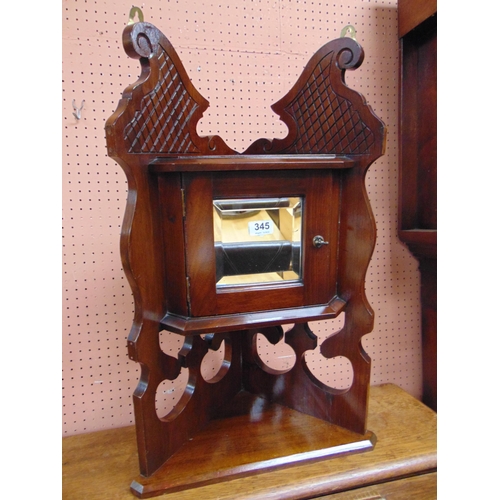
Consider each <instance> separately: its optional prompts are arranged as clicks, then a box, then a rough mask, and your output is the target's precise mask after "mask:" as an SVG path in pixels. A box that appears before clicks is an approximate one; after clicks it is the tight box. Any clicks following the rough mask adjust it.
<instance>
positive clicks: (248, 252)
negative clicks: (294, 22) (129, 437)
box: [106, 22, 385, 497]
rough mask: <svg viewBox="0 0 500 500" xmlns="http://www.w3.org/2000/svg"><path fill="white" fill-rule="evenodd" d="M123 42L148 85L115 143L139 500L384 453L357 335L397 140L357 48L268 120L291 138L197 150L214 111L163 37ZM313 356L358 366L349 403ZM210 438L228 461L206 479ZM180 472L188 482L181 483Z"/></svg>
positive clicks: (335, 48) (328, 56)
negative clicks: (368, 90)
mask: <svg viewBox="0 0 500 500" xmlns="http://www.w3.org/2000/svg"><path fill="white" fill-rule="evenodd" d="M123 43H124V47H125V51H126V52H127V54H128V55H129V56H130V57H133V58H136V59H138V60H139V61H140V64H141V67H142V73H141V76H140V78H139V80H138V81H137V82H135V83H133V84H131V85H130V86H129V87H127V88H126V89H125V91H124V92H123V96H122V98H121V100H120V101H119V103H118V106H117V109H116V111H115V112H114V113H113V115H112V116H111V117H110V118H109V119H108V121H107V123H106V139H107V146H108V153H109V156H110V157H112V158H113V159H115V160H116V161H117V162H118V163H119V164H120V165H121V167H122V168H123V170H124V171H125V173H126V176H127V181H128V186H129V191H128V199H127V206H126V212H125V217H124V221H123V229H122V236H121V254H122V262H123V267H124V270H125V273H126V274H127V277H128V280H129V283H130V285H131V288H132V291H133V294H134V300H135V316H134V321H133V325H132V328H131V332H130V335H129V338H128V350H129V356H130V358H131V359H133V360H135V361H137V362H138V363H140V366H141V376H140V381H139V384H138V386H137V388H136V390H135V392H134V396H133V399H134V412H135V423H136V434H137V445H138V455H139V466H140V474H139V476H138V477H137V478H136V479H135V480H134V481H133V482H132V486H131V489H132V491H133V492H134V493H135V494H136V495H137V496H140V497H148V496H154V495H158V494H161V493H163V492H167V491H176V490H182V489H189V488H193V487H196V486H199V485H202V484H210V483H213V482H220V481H227V480H230V479H234V478H236V477H241V476H242V475H243V476H244V475H249V474H257V473H260V472H265V471H269V470H272V469H276V468H280V467H293V466H294V465H295V464H297V463H304V462H307V461H311V460H320V459H324V458H328V457H332V456H336V455H343V454H346V453H354V452H362V451H369V450H371V449H373V447H374V446H375V441H376V439H375V436H374V435H373V433H372V432H370V431H369V430H367V429H366V416H367V401H368V392H369V382H370V359H369V357H368V355H367V354H366V353H365V352H364V350H363V348H362V346H361V338H362V337H363V336H364V335H365V334H367V333H369V332H370V331H371V330H372V328H373V311H372V309H371V307H370V306H369V304H368V301H367V299H366V296H365V292H364V280H365V275H366V270H367V268H368V264H369V261H370V258H371V255H372V252H373V248H374V245H375V236H376V229H375V223H374V219H373V215H372V212H371V208H370V205H369V201H368V197H367V194H366V189H365V175H366V172H367V170H368V168H369V166H370V165H371V164H372V163H373V162H374V161H375V160H376V159H377V158H379V157H380V156H381V155H382V154H383V150H384V144H385V128H384V125H383V123H382V122H381V121H380V120H379V118H377V117H376V116H375V114H374V113H373V111H372V110H371V108H370V107H369V106H368V104H367V103H366V102H365V99H364V98H363V96H361V95H360V94H359V93H357V92H355V91H354V90H352V89H350V88H349V87H348V86H347V85H346V84H345V80H344V74H345V71H346V70H353V69H356V68H357V67H359V65H360V64H361V63H362V61H363V57H364V54H363V49H362V48H361V46H360V45H359V44H358V43H357V41H356V40H355V39H354V38H352V37H349V36H343V37H340V38H338V39H335V40H333V41H331V42H329V43H327V44H326V45H325V46H324V47H322V48H321V49H320V50H319V51H318V52H317V53H316V54H315V55H314V56H313V57H312V58H311V60H310V61H309V63H308V64H307V65H306V67H305V68H304V70H303V72H302V75H301V76H300V77H299V79H298V81H297V83H296V84H295V85H294V86H293V87H292V89H291V90H290V91H289V92H288V93H287V94H286V95H285V96H284V97H283V98H282V99H281V100H279V101H278V102H277V103H276V104H274V105H273V106H272V109H273V110H274V111H275V112H276V113H277V114H278V115H279V117H280V118H281V120H282V121H283V122H284V123H285V124H286V125H287V127H288V134H287V135H286V137H284V138H282V139H273V140H268V139H258V140H256V141H255V142H254V143H252V145H251V146H250V147H249V148H248V149H247V150H246V151H245V152H243V153H238V152H236V151H234V150H233V149H231V148H230V147H229V146H228V145H227V144H226V143H225V142H224V141H223V139H222V138H220V137H219V136H210V137H202V136H199V135H198V133H197V130H196V126H197V123H198V121H199V119H200V118H201V117H202V114H203V112H204V111H205V110H206V109H207V107H208V102H207V101H206V100H205V99H204V98H203V97H202V96H201V95H200V94H199V92H198V91H197V90H196V89H195V87H194V86H193V84H192V82H191V81H190V79H189V77H188V75H187V73H186V71H185V69H184V67H183V65H182V63H181V61H180V59H179V56H178V55H177V53H176V52H175V50H174V48H173V47H172V45H171V44H170V42H169V41H168V40H167V38H166V37H165V36H164V35H163V34H162V33H161V32H160V31H159V30H158V29H157V28H156V27H155V26H153V25H152V24H149V23H144V22H138V23H133V24H129V25H128V26H127V27H126V28H125V30H124V34H123ZM341 312H343V313H344V315H345V321H344V326H343V327H342V329H341V330H340V331H339V332H335V333H333V332H332V334H331V335H330V336H329V337H328V338H327V339H326V340H324V341H323V342H322V343H321V345H318V339H317V337H316V335H314V333H313V332H312V331H311V329H310V328H309V326H308V322H310V321H314V320H319V319H328V318H335V317H336V316H338V315H339V314H340V313H341ZM283 325H287V327H286V329H285V328H283ZM164 330H167V331H169V332H171V333H172V334H174V335H178V336H181V337H180V338H182V348H181V349H180V350H179V352H178V353H177V354H172V353H171V352H165V351H164V350H163V349H162V346H161V344H160V341H159V336H160V333H161V332H162V331H164ZM259 334H261V335H263V336H264V337H265V338H266V339H267V341H268V342H270V343H272V344H276V343H277V342H279V341H281V340H283V339H284V342H285V343H286V344H288V345H289V346H290V347H291V348H292V349H293V352H294V354H295V363H294V364H293V366H292V367H289V368H287V369H277V368H273V367H271V366H269V365H268V363H266V361H265V360H264V359H263V358H262V356H261V354H260V353H259V349H258V347H257V337H258V335H259ZM220 349H222V352H223V360H222V362H221V363H220V367H219V368H218V370H217V372H216V374H215V375H214V376H213V377H211V378H207V377H204V376H203V375H202V373H201V364H202V362H203V359H204V358H205V356H206V355H207V353H208V352H209V351H210V350H212V351H213V350H220ZM316 349H317V350H319V352H320V353H321V355H322V356H323V357H324V358H336V357H344V358H345V359H347V360H348V362H349V363H350V364H351V366H352V371H353V377H352V383H351V385H350V387H349V388H347V389H346V388H342V389H338V388H335V387H330V386H328V385H327V384H325V383H324V382H322V381H320V380H318V378H317V377H316V376H315V375H314V373H313V372H312V371H311V370H310V368H309V367H308V365H307V363H306V361H305V354H306V353H307V352H308V351H310V350H316ZM183 369H184V370H185V369H187V370H188V373H189V375H188V382H187V384H186V387H185V389H184V393H183V395H182V397H181V398H180V400H179V402H178V403H177V404H176V405H175V407H174V408H173V409H172V410H171V411H169V412H167V414H166V415H162V414H159V413H158V409H157V407H156V404H155V398H156V394H157V391H158V388H159V387H160V384H161V383H162V381H164V380H176V379H177V378H178V377H179V375H180V373H181V370H183ZM211 439H212V440H213V439H216V440H218V442H220V441H221V440H224V441H223V442H224V443H226V449H227V453H225V454H218V456H216V457H212V456H211V457H210V460H209V461H208V462H207V464H206V466H202V465H201V463H200V457H202V456H204V457H206V456H207V454H208V455H210V453H209V452H210V450H211ZM179 470H184V472H186V471H189V474H184V475H183V478H184V479H182V480H180V479H179V477H180V476H179V474H178V473H177V472H178V471H179ZM176 471H177V472H176Z"/></svg>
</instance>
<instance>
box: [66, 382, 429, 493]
mask: <svg viewBox="0 0 500 500" xmlns="http://www.w3.org/2000/svg"><path fill="white" fill-rule="evenodd" d="M436 421H437V419H436V414H435V413H434V412H433V411H432V410H430V409H429V408H428V407H427V406H425V405H424V404H423V403H421V402H420V401H418V400H417V399H415V398H413V397H412V396H410V395H409V394H407V393H405V392H404V391H403V390H401V389H399V388H398V387H396V386H394V385H391V384H388V385H383V386H377V387H372V388H371V391H370V400H369V412H368V426H369V428H370V429H373V431H374V432H375V433H376V435H377V436H378V443H377V446H376V447H375V449H374V450H373V451H371V452H370V453H361V454H355V455H346V456H341V457H336V458H333V459H326V460H322V461H319V462H309V463H302V464H297V466H296V467H295V468H294V469H293V470H290V469H278V470H274V471H271V472H268V473H266V474H261V475H258V476H253V475H250V476H246V477H240V478H237V479H234V480H233V481H229V482H222V483H215V484H210V485H206V486H200V487H198V488H196V489H195V490H185V491H178V492H174V493H169V494H164V495H162V497H161V498H165V499H175V500H192V499H193V498H200V499H203V500H211V499H219V500H234V499H236V498H237V499H239V500H244V499H252V500H258V499H261V500H273V499H274V500H278V499H279V500H286V499H300V498H316V497H321V498H335V499H339V500H341V499H353V498H357V499H374V498H405V499H406V498H412V499H413V498H415V499H418V500H434V499H435V498H437V492H436V479H437V477H436V476H437V473H436V468H437V452H436V434H437V430H436V427H437V425H436V423H437V422H436ZM408 422H411V425H410V426H409V425H408ZM217 446H218V444H217V442H214V447H215V448H214V453H213V454H212V457H213V456H214V455H215V453H216V452H218V451H219V449H218V448H217ZM62 449H63V468H62V487H63V495H62V497H63V499H65V500H66V499H67V500H80V499H81V500H102V499H108V498H109V499H111V498H112V499H115V500H121V499H129V498H133V495H132V494H131V493H130V490H129V488H128V485H129V480H130V477H133V476H134V474H135V473H136V468H137V448H136V441H135V428H134V427H133V426H131V427H125V428H121V429H110V430H106V431H100V432H93V433H89V434H80V435H76V436H70V437H67V438H64V439H63V443H62ZM212 457H211V456H210V455H208V456H207V455H203V456H200V457H198V462H199V463H200V464H202V465H203V463H204V461H207V460H208V461H210V460H211V458H212Z"/></svg>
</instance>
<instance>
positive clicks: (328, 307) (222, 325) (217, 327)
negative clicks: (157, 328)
mask: <svg viewBox="0 0 500 500" xmlns="http://www.w3.org/2000/svg"><path fill="white" fill-rule="evenodd" d="M345 305H346V303H345V301H344V300H342V299H339V298H338V297H335V298H334V299H333V300H332V301H331V302H330V303H329V304H324V305H321V306H311V307H294V308H291V309H276V310H274V311H263V312H254V313H247V314H245V315H242V314H234V315H232V314H228V315H221V316H217V317H215V316H210V317H206V318H185V317H182V316H176V315H174V314H167V315H166V316H165V317H164V318H163V319H162V320H161V325H162V326H163V327H164V328H166V329H167V330H168V331H171V332H174V333H179V334H181V335H191V334H192V332H197V333H222V332H231V331H233V330H235V329H238V328H242V327H245V326H246V327H247V328H260V327H262V326H267V327H268V326H275V325H285V324H290V323H294V322H295V321H296V320H298V319H299V320H300V319H301V318H303V317H304V316H306V315H307V317H308V318H309V320H310V321H317V320H323V319H331V318H336V317H337V316H338V315H339V314H340V313H341V312H342V311H343V310H344V307H345Z"/></svg>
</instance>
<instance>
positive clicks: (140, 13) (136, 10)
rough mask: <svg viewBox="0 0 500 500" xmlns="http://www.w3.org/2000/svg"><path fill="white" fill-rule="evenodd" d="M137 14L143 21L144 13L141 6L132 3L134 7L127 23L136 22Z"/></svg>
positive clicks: (140, 20)
mask: <svg viewBox="0 0 500 500" xmlns="http://www.w3.org/2000/svg"><path fill="white" fill-rule="evenodd" d="M136 14H137V17H138V18H139V22H140V23H143V22H144V14H143V13H142V10H141V9H140V8H139V7H136V6H135V5H132V8H131V9H130V12H129V15H128V23H127V24H134V23H135V22H136V21H134V17H135V15H136Z"/></svg>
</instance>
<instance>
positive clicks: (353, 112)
mask: <svg viewBox="0 0 500 500" xmlns="http://www.w3.org/2000/svg"><path fill="white" fill-rule="evenodd" d="M363 59H364V52H363V49H362V47H361V46H360V45H359V44H358V43H357V42H356V41H355V40H353V39H352V38H348V37H345V38H338V39H336V40H332V41H331V42H329V43H327V44H326V45H324V46H323V47H322V48H321V49H320V50H319V51H318V52H316V54H314V56H313V57H312V58H311V60H310V61H309V63H308V64H307V66H306V67H305V69H304V71H303V72H302V75H301V76H300V77H299V79H298V81H297V83H296V84H295V85H294V86H293V88H292V89H291V90H290V91H289V92H288V94H287V95H285V96H284V97H283V98H282V99H280V100H279V101H278V102H276V103H275V104H274V105H273V106H271V107H272V109H273V111H274V112H276V113H277V114H278V116H279V117H280V118H281V120H282V121H283V122H284V123H285V124H286V125H287V127H288V130H289V133H288V135H287V136H286V137H285V138H284V139H274V140H273V141H269V140H267V139H259V140H258V141H256V142H255V143H254V144H252V145H251V146H250V147H249V148H248V150H247V151H246V153H249V154H259V153H261V154H262V153H291V154H337V155H366V156H374V157H377V156H379V155H380V154H381V153H382V151H377V150H376V149H377V144H379V141H377V138H378V137H379V136H380V134H383V128H384V125H383V123H382V122H381V121H380V120H379V119H378V118H377V117H376V116H375V115H374V114H373V112H372V110H371V108H370V107H369V106H368V105H367V104H366V102H365V100H364V98H363V96H361V94H359V93H357V92H355V91H354V90H352V89H350V88H349V87H348V86H347V85H346V84H345V79H344V76H345V71H346V70H348V69H349V70H352V69H356V68H358V67H359V66H360V65H361V64H362V62H363Z"/></svg>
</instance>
